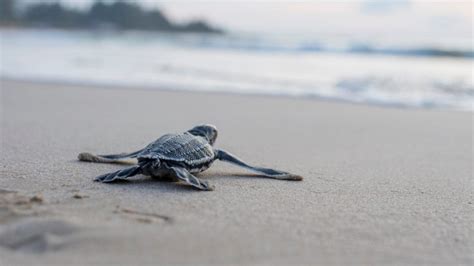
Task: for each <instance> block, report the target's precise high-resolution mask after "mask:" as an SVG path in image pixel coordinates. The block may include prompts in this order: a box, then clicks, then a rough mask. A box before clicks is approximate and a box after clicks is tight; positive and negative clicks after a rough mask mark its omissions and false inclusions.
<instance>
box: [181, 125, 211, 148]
mask: <svg viewBox="0 0 474 266" xmlns="http://www.w3.org/2000/svg"><path fill="white" fill-rule="evenodd" d="M188 133H190V134H192V135H194V136H199V137H203V138H205V139H207V141H209V144H211V145H213V144H214V142H215V141H216V138H217V128H216V127H215V126H213V125H199V126H195V127H193V128H191V129H190V130H188Z"/></svg>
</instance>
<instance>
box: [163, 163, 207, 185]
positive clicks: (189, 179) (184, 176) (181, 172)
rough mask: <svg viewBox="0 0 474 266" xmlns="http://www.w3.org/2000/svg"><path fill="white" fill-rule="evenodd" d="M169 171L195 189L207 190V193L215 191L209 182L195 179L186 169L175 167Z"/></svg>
mask: <svg viewBox="0 0 474 266" xmlns="http://www.w3.org/2000/svg"><path fill="white" fill-rule="evenodd" d="M169 170H171V171H172V172H174V174H175V175H176V177H177V178H178V179H179V180H181V181H183V182H185V183H187V184H189V185H191V186H193V187H195V188H198V189H200V190H207V191H210V190H214V186H213V185H210V184H209V183H208V182H207V181H203V180H201V179H199V178H197V177H195V176H194V175H192V174H191V173H190V172H189V171H188V170H186V169H184V168H181V167H176V166H173V167H169Z"/></svg>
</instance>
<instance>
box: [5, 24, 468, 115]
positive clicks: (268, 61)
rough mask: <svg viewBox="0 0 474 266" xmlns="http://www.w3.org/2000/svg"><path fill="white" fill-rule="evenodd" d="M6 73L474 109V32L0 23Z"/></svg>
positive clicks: (22, 76) (18, 76) (24, 77)
mask: <svg viewBox="0 0 474 266" xmlns="http://www.w3.org/2000/svg"><path fill="white" fill-rule="evenodd" d="M0 34H1V36H0V38H1V64H0V76H1V77H3V78H10V79H22V80H33V81H55V82H56V81H57V82H69V83H81V84H99V85H113V86H127V87H132V88H133V87H146V88H161V89H172V90H197V91H217V92H233V93H245V94H264V95H266V94H270V95H288V96H299V97H316V98H322V99H329V100H340V101H347V102H356V103H367V104H375V105H388V106H400V107H422V108H446V109H460V110H473V104H474V85H473V62H474V54H473V51H472V42H470V41H469V42H458V43H457V44H439V45H436V46H435V47H433V46H429V45H426V43H427V42H423V41H417V42H411V41H405V42H401V41H397V42H395V41H393V40H390V41H385V42H384V41H380V40H377V39H376V38H375V39H372V38H367V39H370V40H371V41H370V42H369V41H360V40H353V39H350V38H346V37H341V36H324V37H321V36H319V37H314V36H296V35H271V34H266V35H258V34H245V33H231V34H227V35H199V34H164V33H149V32H146V33H145V32H89V31H61V30H43V29H42V30H18V29H15V30H13V29H3V30H0Z"/></svg>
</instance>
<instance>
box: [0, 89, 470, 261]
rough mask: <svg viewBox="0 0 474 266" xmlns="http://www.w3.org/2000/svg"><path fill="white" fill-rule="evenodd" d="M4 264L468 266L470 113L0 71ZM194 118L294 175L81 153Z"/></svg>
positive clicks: (131, 144)
mask: <svg viewBox="0 0 474 266" xmlns="http://www.w3.org/2000/svg"><path fill="white" fill-rule="evenodd" d="M1 89H2V91H1V132H0V134H1V154H0V155H1V168H0V174H1V175H0V176H1V179H0V181H1V182H0V265H66V264H67V265H104V264H113V265H131V264H133V265H144V264H153V265H156V264H190V265H201V264H218V265H222V264H228V265H234V264H235V265H236V264H239V265H240V264H243V265H295V264H307V265H327V264H352V265H354V264H356V265H359V264H378V265H380V264H400V265H406V264H429V265H434V264H436V265H453V264H461V265H462V264H465V265H468V264H472V263H473V260H474V258H473V255H472V254H474V252H473V250H474V240H473V237H474V229H473V226H472V225H473V224H474V197H473V183H472V180H473V175H472V161H473V158H472V157H473V154H472V148H473V146H472V134H473V132H472V122H473V117H472V113H468V112H454V111H440V110H415V109H411V110H407V109H396V108H382V107H369V106H363V105H354V104H345V103H336V102H324V101H317V100H307V99H306V100H305V99H292V98H280V97H263V96H242V95H226V94H212V93H192V92H170V91H157V90H147V89H140V88H137V89H125V88H110V87H109V88H101V87H91V86H79V85H61V84H46V83H42V84H41V83H31V82H19V81H7V80H2V81H1ZM199 123H212V124H215V125H216V126H217V127H218V129H219V130H220V135H219V138H218V140H217V143H216V146H217V147H220V148H223V149H226V150H229V151H231V152H233V153H235V154H237V155H238V156H240V157H241V158H244V159H245V160H247V161H249V162H252V163H254V164H257V165H262V166H268V167H274V168H277V169H282V170H286V171H290V172H293V173H296V174H300V175H302V176H304V177H305V180H304V181H302V182H288V181H278V180H272V179H266V178H261V177H257V176H254V175H253V174H252V173H249V172H247V171H246V170H244V169H240V168H237V167H235V166H232V165H229V164H225V163H222V162H216V163H215V164H214V165H213V167H211V169H209V170H208V171H206V172H205V173H204V174H202V177H203V179H206V180H208V181H209V182H210V183H212V184H213V185H215V186H216V189H215V191H212V192H200V191H196V190H194V189H192V188H190V187H188V186H185V185H181V184H176V183H169V182H157V181H154V180H151V179H149V178H146V177H143V176H138V177H137V178H134V179H133V180H132V181H130V182H120V183H117V184H100V183H95V182H92V179H93V178H94V177H95V176H97V175H100V174H103V173H106V172H111V171H114V170H116V169H119V168H121V166H118V165H107V164H92V163H84V162H78V161H77V160H76V156H77V154H78V153H79V152H84V151H87V152H94V153H117V152H126V151H134V150H137V149H138V148H141V147H143V146H144V145H146V144H148V143H149V142H150V141H152V140H154V139H156V138H158V137H159V136H161V135H162V134H164V133H168V132H180V131H185V130H187V129H189V128H190V127H192V126H194V125H196V124H199Z"/></svg>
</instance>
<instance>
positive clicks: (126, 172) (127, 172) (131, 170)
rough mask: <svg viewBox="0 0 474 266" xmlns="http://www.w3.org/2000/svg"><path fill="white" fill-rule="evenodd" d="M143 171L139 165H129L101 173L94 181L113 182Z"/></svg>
mask: <svg viewBox="0 0 474 266" xmlns="http://www.w3.org/2000/svg"><path fill="white" fill-rule="evenodd" d="M140 171H141V167H140V166H139V165H134V166H131V167H127V168H125V169H122V170H119V171H116V172H112V173H108V174H104V175H100V176H98V177H96V178H95V179H94V181H98V182H102V183H108V182H113V181H115V180H119V179H122V180H125V179H127V178H129V177H131V176H134V175H137V174H139V173H140Z"/></svg>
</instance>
